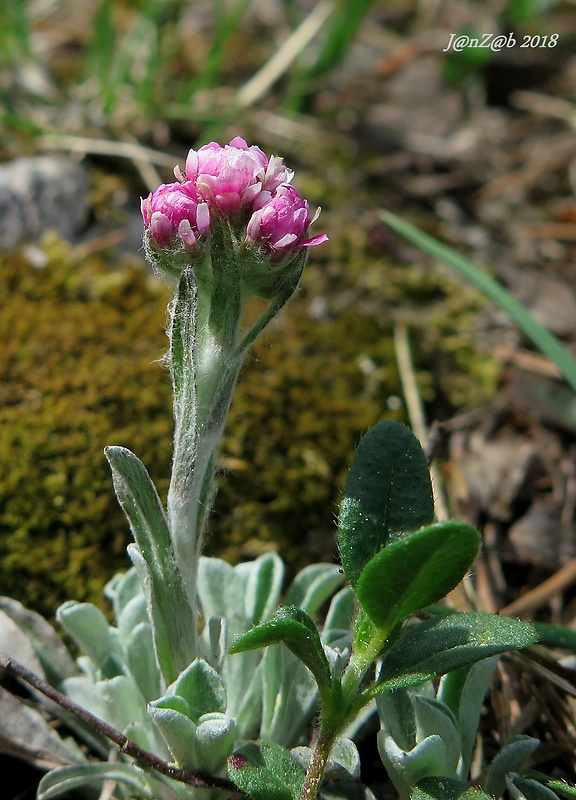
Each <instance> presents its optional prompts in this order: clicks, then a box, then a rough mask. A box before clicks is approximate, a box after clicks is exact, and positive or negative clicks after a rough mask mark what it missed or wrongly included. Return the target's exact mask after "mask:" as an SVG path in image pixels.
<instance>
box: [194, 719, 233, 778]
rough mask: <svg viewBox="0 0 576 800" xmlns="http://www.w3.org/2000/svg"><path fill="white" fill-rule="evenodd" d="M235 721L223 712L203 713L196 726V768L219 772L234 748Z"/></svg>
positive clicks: (211, 772) (212, 772)
mask: <svg viewBox="0 0 576 800" xmlns="http://www.w3.org/2000/svg"><path fill="white" fill-rule="evenodd" d="M235 739H236V721H235V720H234V719H233V718H232V717H228V716H226V715H225V714H218V713H213V714H204V715H203V716H201V717H200V719H199V721H198V727H197V728H196V738H195V749H196V758H197V764H196V769H197V770H202V771H205V772H208V773H210V774H212V775H214V774H217V773H218V772H220V770H221V769H222V767H223V766H224V765H225V763H226V759H227V758H228V756H230V755H231V753H232V751H233V749H234V741H235Z"/></svg>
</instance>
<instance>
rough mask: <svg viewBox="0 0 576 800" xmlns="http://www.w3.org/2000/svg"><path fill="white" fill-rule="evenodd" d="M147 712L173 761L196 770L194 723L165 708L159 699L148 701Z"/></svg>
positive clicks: (183, 767) (182, 715)
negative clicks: (152, 701)
mask: <svg viewBox="0 0 576 800" xmlns="http://www.w3.org/2000/svg"><path fill="white" fill-rule="evenodd" d="M148 714H149V715H150V717H151V719H153V720H154V722H155V724H156V725H157V727H158V730H159V731H160V733H161V734H162V737H163V739H164V741H165V742H166V744H167V745H168V749H169V750H170V753H171V754H172V757H173V759H174V761H175V762H176V763H177V764H178V766H180V767H182V769H189V770H196V769H198V768H199V767H198V763H197V759H196V745H195V740H196V725H195V724H194V723H193V722H192V720H191V719H189V717H187V716H186V715H185V714H181V713H180V712H179V711H175V710H174V709H173V708H167V707H165V706H164V704H163V703H162V702H161V701H158V702H154V703H150V704H149V706H148Z"/></svg>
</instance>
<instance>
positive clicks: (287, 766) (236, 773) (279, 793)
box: [228, 742, 305, 800]
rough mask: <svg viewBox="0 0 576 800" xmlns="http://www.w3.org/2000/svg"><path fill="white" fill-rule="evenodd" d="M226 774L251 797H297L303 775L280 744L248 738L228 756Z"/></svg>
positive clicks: (272, 799)
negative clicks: (250, 740) (247, 741)
mask: <svg viewBox="0 0 576 800" xmlns="http://www.w3.org/2000/svg"><path fill="white" fill-rule="evenodd" d="M228 777H229V778H230V780H232V781H234V783H235V784H236V786H237V787H238V789H239V790H240V791H241V792H243V793H244V794H245V795H247V796H248V797H251V798H252V800H299V798H300V796H301V794H302V788H303V786H304V777H305V775H304V770H303V769H302V768H301V767H300V766H299V765H298V764H297V762H296V760H295V759H294V758H293V757H292V756H291V754H290V753H289V751H288V750H285V749H284V748H283V747H281V746H280V745H278V744H272V743H267V742H249V743H248V744H246V745H244V746H243V747H241V748H240V749H239V750H238V751H237V752H236V753H234V754H233V755H231V756H230V758H229V759H228Z"/></svg>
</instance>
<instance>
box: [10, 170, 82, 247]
mask: <svg viewBox="0 0 576 800" xmlns="http://www.w3.org/2000/svg"><path fill="white" fill-rule="evenodd" d="M88 191H89V187H88V177H87V175H86V170H85V169H84V167H83V166H82V165H81V164H80V163H79V162H78V161H76V160H74V159H72V158H67V157H65V156H48V155H46V156H33V157H30V158H18V159H15V160H14V161H10V162H8V163H5V164H0V250H11V249H13V248H14V247H17V246H18V245H20V244H23V243H27V242H31V241H35V240H37V239H39V238H40V237H41V236H42V235H43V234H44V233H46V231H48V230H57V231H58V232H59V233H60V234H61V235H62V236H64V237H65V238H66V239H72V238H73V237H74V235H75V234H76V233H77V232H78V231H79V230H81V228H82V227H83V226H84V225H85V224H86V220H87V218H88V211H89V202H88Z"/></svg>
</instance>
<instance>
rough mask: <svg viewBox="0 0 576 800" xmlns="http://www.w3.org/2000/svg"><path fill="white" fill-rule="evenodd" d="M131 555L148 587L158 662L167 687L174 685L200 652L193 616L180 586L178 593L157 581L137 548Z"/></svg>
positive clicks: (132, 550) (172, 585)
mask: <svg viewBox="0 0 576 800" xmlns="http://www.w3.org/2000/svg"><path fill="white" fill-rule="evenodd" d="M127 551H128V555H129V556H130V559H131V560H132V563H133V564H134V566H135V567H136V570H137V572H138V576H139V579H140V583H141V584H142V586H143V587H144V593H145V596H146V605H147V609H148V617H149V619H150V622H151V623H152V630H153V632H154V649H155V651H156V658H157V660H158V664H159V666H160V669H161V672H162V675H163V677H164V679H165V681H166V683H171V682H172V681H173V680H175V679H176V678H177V676H178V674H179V672H180V671H181V669H182V668H184V667H185V666H186V665H187V664H189V663H190V661H191V658H190V654H191V653H193V652H194V651H195V649H196V631H195V628H194V625H193V624H192V623H193V615H192V612H191V611H190V606H189V604H188V601H187V600H186V599H185V598H184V596H183V594H182V591H183V590H182V587H181V586H180V585H178V586H177V587H176V589H175V585H174V584H171V583H169V582H168V583H164V582H163V580H162V579H159V578H157V577H155V576H154V574H153V573H152V571H151V569H150V566H149V564H148V563H147V562H146V560H145V559H144V558H143V556H142V553H141V552H140V550H139V549H138V547H137V546H136V545H135V544H130V545H128V547H127ZM173 590H174V591H173ZM178 598H179V599H178ZM170 609H173V610H172V611H171V610H170ZM180 665H181V666H180Z"/></svg>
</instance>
